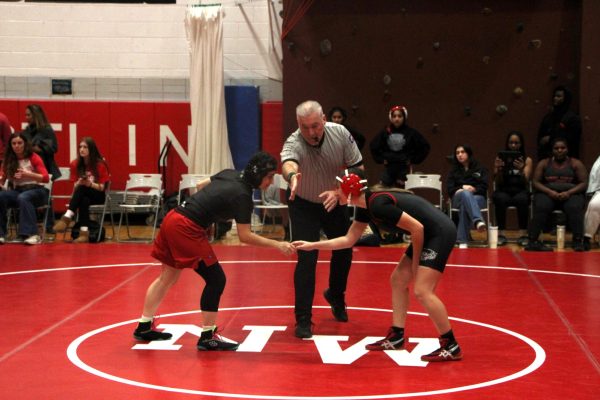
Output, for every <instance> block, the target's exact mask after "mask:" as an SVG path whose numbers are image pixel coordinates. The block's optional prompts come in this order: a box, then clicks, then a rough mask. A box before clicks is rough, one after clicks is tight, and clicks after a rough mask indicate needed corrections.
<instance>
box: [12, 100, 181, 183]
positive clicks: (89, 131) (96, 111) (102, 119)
mask: <svg viewBox="0 0 600 400" xmlns="http://www.w3.org/2000/svg"><path fill="white" fill-rule="evenodd" d="M31 103H37V104H40V105H41V106H42V108H43V109H44V111H45V112H46V116H47V117H48V120H49V121H50V123H51V124H52V125H53V126H55V132H56V137H57V139H58V153H57V154H56V157H55V158H56V162H57V163H58V165H59V166H60V167H66V166H68V165H69V161H70V159H71V155H70V153H71V152H70V150H71V149H70V147H71V141H73V143H74V146H75V150H76V147H77V144H78V143H79V141H80V140H81V138H82V137H84V136H91V137H93V138H94V140H95V141H96V143H97V144H98V148H99V149H100V152H101V153H102V155H103V156H104V157H105V158H106V160H107V161H108V164H109V167H110V172H111V175H112V187H111V189H113V190H123V189H124V188H125V182H126V181H127V177H128V176H129V174H130V173H133V172H142V173H157V172H159V171H158V157H159V154H160V149H161V141H160V127H161V125H162V126H164V127H166V128H168V129H169V130H170V131H171V132H172V133H173V135H174V137H175V138H176V140H177V141H179V143H180V144H181V146H182V147H183V149H184V150H185V151H186V152H187V151H188V144H187V136H188V126H189V125H190V123H191V116H190V105H189V103H144V102H98V101H93V102H92V101H48V100H46V101H38V100H35V101H33V100H31V99H26V100H0V111H1V112H2V113H4V114H5V115H6V116H7V117H8V119H9V120H10V123H11V125H12V128H13V130H15V131H19V130H21V129H22V124H24V123H25V107H26V106H27V105H28V104H31ZM57 125H58V127H57ZM130 126H134V127H135V146H134V147H133V148H130V146H129V130H130ZM163 129H165V128H163ZM72 137H73V138H74V140H72V139H71V138H72ZM130 153H131V154H134V155H135V163H134V165H132V163H131V162H130ZM75 154H76V153H75ZM167 164H168V166H167V177H166V193H167V195H170V194H172V193H174V192H175V191H176V190H177V187H178V184H179V179H180V175H181V174H183V173H187V171H188V169H187V166H186V165H185V164H184V162H183V160H182V159H181V157H180V156H179V154H177V153H176V151H175V150H174V149H173V148H171V151H170V152H169V158H168V160H167ZM57 186H58V185H57ZM67 190H70V188H68V185H60V186H58V187H57V191H55V194H69V193H60V192H61V191H67Z"/></svg>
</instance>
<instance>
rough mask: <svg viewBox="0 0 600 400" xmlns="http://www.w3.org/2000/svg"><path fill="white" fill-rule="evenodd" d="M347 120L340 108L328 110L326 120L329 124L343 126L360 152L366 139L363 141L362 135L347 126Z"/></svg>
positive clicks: (345, 114) (344, 111)
mask: <svg viewBox="0 0 600 400" xmlns="http://www.w3.org/2000/svg"><path fill="white" fill-rule="evenodd" d="M347 119H348V114H347V113H346V110H344V109H343V108H342V107H338V106H335V107H332V108H331V110H329V114H327V120H328V121H329V122H335V123H336V124H340V125H344V128H346V129H348V132H350V134H351V135H352V138H353V139H354V141H355V142H356V145H357V146H358V149H359V150H361V151H362V148H363V147H365V142H366V141H367V139H365V136H364V135H363V134H362V133H360V132H358V131H357V130H356V129H354V128H352V127H351V126H348V125H347V123H346V120H347Z"/></svg>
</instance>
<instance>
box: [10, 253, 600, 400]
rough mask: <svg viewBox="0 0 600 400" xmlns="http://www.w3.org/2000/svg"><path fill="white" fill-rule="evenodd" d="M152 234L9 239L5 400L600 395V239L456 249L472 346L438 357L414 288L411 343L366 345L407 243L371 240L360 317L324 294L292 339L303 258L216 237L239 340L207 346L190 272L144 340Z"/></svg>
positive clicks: (232, 332)
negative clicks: (518, 248)
mask: <svg viewBox="0 0 600 400" xmlns="http://www.w3.org/2000/svg"><path fill="white" fill-rule="evenodd" d="M149 251H150V247H149V246H147V245H122V244H99V245H96V244H90V245H77V246H75V245H69V244H62V243H57V244H52V245H43V246H35V247H31V248H23V247H21V246H18V245H4V246H2V247H0V258H1V259H2V267H1V272H0V282H1V285H2V299H3V300H4V301H2V302H1V303H0V310H2V312H3V313H2V315H3V316H4V321H5V324H4V331H3V338H2V340H1V341H0V387H1V388H2V396H1V397H2V398H6V399H13V398H14V399H17V398H18V399H36V400H37V399H39V398H62V399H83V398H85V399H104V398H106V397H107V396H110V397H112V398H115V399H119V398H144V399H186V398H190V399H192V398H257V399H274V398H278V399H286V398H287V399H300V398H302V399H307V398H308V399H310V398H315V399H316V398H318V399H333V398H335V399H380V398H409V397H424V398H444V399H481V398H485V399H506V398H526V399H563V398H577V399H595V398H597V395H598V393H600V366H599V361H598V360H599V359H600V335H599V334H598V327H600V313H598V312H596V308H597V307H596V306H597V304H598V303H599V302H600V271H599V270H598V265H600V253H598V252H590V253H573V252H562V253H550V254H547V253H544V254H536V253H525V252H520V253H513V252H511V251H510V250H509V249H500V250H485V249H468V250H455V251H454V252H453V254H452V256H451V259H450V265H449V266H448V268H447V269H446V272H445V274H444V278H443V280H442V282H441V284H440V286H439V288H438V294H439V295H440V297H441V298H442V300H444V302H445V304H446V306H447V308H448V311H449V314H450V316H451V318H452V321H451V322H452V325H453V329H454V331H455V334H456V337H457V339H458V340H459V343H460V345H461V347H462V349H463V352H464V359H463V360H462V361H460V362H451V363H440V364H427V363H423V362H421V361H420V355H421V354H424V353H428V352H430V351H431V350H432V349H434V348H435V347H436V345H437V341H436V340H435V336H436V333H435V330H434V328H433V325H432V324H431V322H430V320H429V318H428V317H427V316H426V315H424V314H423V309H422V308H421V307H420V305H419V304H418V303H417V302H416V300H415V299H414V298H413V299H412V303H411V307H410V310H411V312H410V315H409V318H408V322H407V327H406V333H407V337H408V338H409V339H408V340H409V342H408V345H407V347H406V350H403V351H391V352H367V351H365V350H364V344H365V343H366V342H370V341H373V340H375V339H376V338H379V337H381V336H383V335H384V334H385V333H386V331H387V328H388V326H389V325H390V321H391V312H390V290H389V283H388V282H389V281H388V278H389V274H390V272H391V271H392V269H393V268H394V266H395V263H396V261H397V260H398V259H399V258H400V255H401V254H402V253H403V251H404V250H403V249H402V248H357V249H356V250H355V252H354V263H353V267H352V271H351V273H350V281H349V287H348V294H347V303H348V306H349V316H350V322H348V323H339V322H336V321H335V320H334V319H333V317H332V316H331V313H330V311H329V307H328V306H327V305H326V302H325V300H324V299H323V298H322V292H323V290H324V289H325V288H326V286H327V277H328V268H327V264H326V263H325V262H326V260H327V259H328V256H329V254H328V253H327V252H322V254H321V257H320V260H321V263H320V264H319V266H318V274H317V285H316V294H315V306H316V307H315V309H314V315H313V321H314V322H315V324H316V325H315V327H314V334H315V336H314V337H313V338H312V339H311V340H300V339H297V338H295V337H294V335H293V332H294V316H293V303H294V298H293V268H294V263H295V258H294V257H292V258H289V259H288V258H286V257H284V256H282V255H280V254H279V253H278V252H276V251H272V250H266V249H258V248H252V247H241V246H240V247H237V246H216V253H217V255H218V256H219V257H220V259H221V261H222V264H223V267H224V269H225V272H226V274H227V279H228V280H227V287H226V289H225V293H224V295H223V298H222V301H221V312H220V313H219V318H218V323H219V326H220V328H221V329H222V330H223V331H222V334H223V336H225V337H227V338H230V339H232V340H235V341H238V342H240V343H241V346H240V349H239V350H238V351H237V352H214V353H212V352H199V351H197V350H196V341H197V339H198V335H199V324H200V314H199V312H198V310H197V307H198V302H199V296H200V293H201V290H202V287H203V284H202V280H201V279H200V277H198V276H197V275H196V274H195V273H193V272H192V271H185V272H184V273H183V274H182V276H181V278H180V281H179V282H178V283H177V284H176V285H175V286H174V288H173V289H172V290H171V292H170V293H169V294H168V295H167V297H166V299H165V301H164V302H163V305H162V306H161V309H160V310H159V312H160V313H161V314H162V317H161V318H160V320H159V321H158V325H159V326H160V327H161V328H163V329H166V330H168V331H169V332H171V333H173V335H174V337H173V339H172V340H170V341H165V342H157V343H152V344H146V343H138V342H136V341H134V340H133V339H132V338H131V334H132V331H133V329H134V327H135V321H136V320H137V318H138V317H139V314H140V310H141V305H142V301H143V297H144V293H145V291H146V288H147V286H148V284H149V283H150V282H151V281H152V280H153V279H154V278H155V277H156V275H157V272H158V271H157V269H156V266H155V260H153V259H152V258H151V257H150V256H149V255H148V254H149Z"/></svg>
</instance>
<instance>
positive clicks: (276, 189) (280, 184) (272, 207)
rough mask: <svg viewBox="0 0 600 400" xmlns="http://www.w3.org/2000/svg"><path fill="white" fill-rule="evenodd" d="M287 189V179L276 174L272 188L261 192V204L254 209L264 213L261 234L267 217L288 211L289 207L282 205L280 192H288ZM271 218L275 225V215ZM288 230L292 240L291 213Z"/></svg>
mask: <svg viewBox="0 0 600 400" xmlns="http://www.w3.org/2000/svg"><path fill="white" fill-rule="evenodd" d="M287 188H288V183H287V182H286V181H285V179H283V176H282V175H281V174H275V175H274V176H273V184H272V185H271V186H270V188H268V189H267V190H261V191H260V202H259V203H257V204H255V205H254V208H256V209H258V210H261V212H262V226H261V229H260V233H262V229H263V228H264V226H265V220H266V218H267V215H269V213H270V212H273V211H276V212H277V211H278V212H279V213H280V214H281V211H283V210H287V209H288V205H287V204H284V203H282V202H281V201H280V200H279V194H280V191H281V190H283V191H285V190H287ZM269 192H270V193H269ZM269 194H270V195H269ZM270 216H271V218H272V219H273V223H274V222H275V216H274V215H273V214H270ZM288 229H289V231H290V240H291V235H292V220H291V219H290V218H289V213H288Z"/></svg>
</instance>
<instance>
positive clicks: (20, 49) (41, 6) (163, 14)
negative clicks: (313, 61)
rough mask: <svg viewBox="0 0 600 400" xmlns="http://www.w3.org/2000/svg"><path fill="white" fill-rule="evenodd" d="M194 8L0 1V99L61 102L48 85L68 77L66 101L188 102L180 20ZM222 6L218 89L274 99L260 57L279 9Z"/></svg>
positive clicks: (266, 0)
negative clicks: (246, 89)
mask: <svg viewBox="0 0 600 400" xmlns="http://www.w3.org/2000/svg"><path fill="white" fill-rule="evenodd" d="M197 3H199V1H198V0H178V1H177V4H169V5H149V4H69V3H24V2H1V1H0V98H51V97H64V96H52V94H51V79H52V78H58V79H62V78H71V79H73V96H70V97H73V98H82V99H102V100H108V99H128V100H152V101H156V100H189V52H188V42H187V38H186V34H185V26H184V18H185V13H186V9H187V4H197ZM204 3H210V2H207V1H205V2H204ZM222 4H223V6H224V11H225V19H224V22H223V49H224V58H225V62H224V65H225V71H224V72H225V84H226V85H238V84H249V85H254V86H259V87H260V88H261V98H262V99H263V100H281V96H282V89H281V82H280V81H279V80H277V79H276V77H273V76H269V74H270V73H269V68H268V65H269V62H268V54H267V49H268V48H269V38H270V36H271V32H270V28H269V8H270V7H271V6H274V7H275V9H276V14H277V21H276V23H277V24H279V26H281V19H280V18H279V16H278V12H279V10H280V9H281V2H280V1H279V0H236V1H233V0H231V1H229V0H228V1H223V2H222ZM279 31H280V28H279ZM279 54H280V55H281V51H279ZM274 78H275V79H274Z"/></svg>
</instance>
